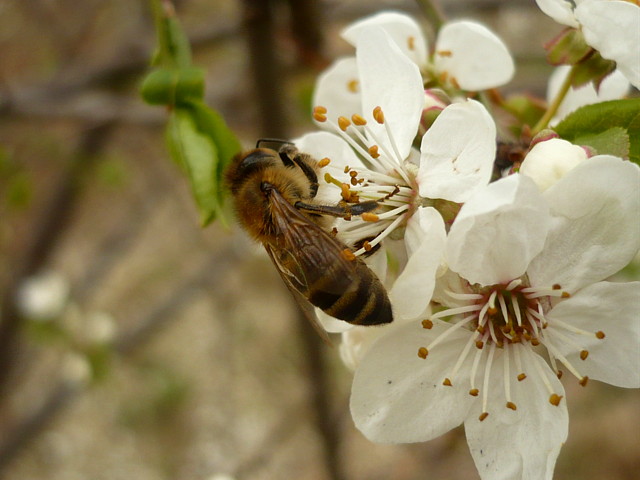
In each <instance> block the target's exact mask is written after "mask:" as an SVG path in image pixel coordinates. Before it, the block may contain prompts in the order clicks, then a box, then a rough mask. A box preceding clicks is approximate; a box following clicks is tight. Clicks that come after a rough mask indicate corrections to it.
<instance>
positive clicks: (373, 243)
mask: <svg viewBox="0 0 640 480" xmlns="http://www.w3.org/2000/svg"><path fill="white" fill-rule="evenodd" d="M402 220H403V217H398V218H396V219H395V220H394V221H393V222H391V224H389V226H388V227H387V228H385V229H384V230H383V231H382V232H381V233H379V234H378V236H377V237H376V238H374V239H373V240H371V242H369V243H370V244H371V246H372V247H375V246H376V245H377V244H378V243H380V242H381V241H382V240H383V239H384V238H385V237H387V236H388V235H389V234H390V233H391V232H392V231H393V230H394V229H395V228H396V227H397V226H398V225H399V224H400V222H401V221H402ZM364 252H365V250H364V248H360V249H358V250H356V251H355V252H354V254H355V255H362V254H363V253H364Z"/></svg>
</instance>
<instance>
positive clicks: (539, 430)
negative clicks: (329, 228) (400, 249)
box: [351, 155, 640, 479]
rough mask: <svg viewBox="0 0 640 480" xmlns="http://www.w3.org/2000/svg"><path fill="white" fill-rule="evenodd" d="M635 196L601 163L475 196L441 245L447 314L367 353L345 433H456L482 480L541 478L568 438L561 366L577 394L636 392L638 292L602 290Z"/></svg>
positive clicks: (617, 259)
mask: <svg viewBox="0 0 640 480" xmlns="http://www.w3.org/2000/svg"><path fill="white" fill-rule="evenodd" d="M639 188H640V169H639V168H638V167H637V166H635V165H634V164H632V163H630V162H625V161H622V160H621V159H618V158H616V157H611V156H605V155H602V156H596V157H593V158H590V159H587V160H584V161H583V162H581V163H580V164H579V165H577V166H576V167H575V168H574V169H572V170H571V171H570V172H568V173H567V174H566V175H565V176H564V177H563V178H562V179H561V180H559V181H558V182H557V183H556V184H555V185H553V186H552V187H550V188H549V189H548V190H546V191H545V192H544V193H543V194H541V193H540V192H539V190H538V189H537V187H536V186H535V185H534V184H533V182H531V180H530V179H528V178H527V177H525V176H523V175H519V174H515V175H511V176H509V177H506V178H504V179H501V180H499V181H497V182H495V183H492V184H490V185H489V186H487V187H486V188H485V189H483V190H480V191H478V192H476V193H475V194H474V195H473V196H472V198H470V199H469V200H468V201H467V203H466V204H465V205H464V206H463V208H462V209H461V210H460V213H459V215H458V217H457V218H456V221H455V222H454V224H453V225H452V228H451V230H450V233H449V237H448V240H447V248H446V257H447V261H448V264H449V267H450V269H451V270H452V272H450V273H449V274H448V275H447V279H448V280H451V277H454V276H456V275H455V274H454V273H453V272H455V273H457V274H458V275H459V278H458V280H452V281H450V282H448V284H447V287H446V288H444V289H441V293H442V296H445V297H447V298H448V301H447V304H448V305H447V306H449V307H451V308H450V309H449V310H445V311H442V312H438V313H436V314H434V315H432V317H431V319H430V320H424V321H422V322H421V323H422V324H421V323H420V322H418V321H411V322H406V323H403V324H401V325H399V326H398V327H396V328H395V329H392V330H389V333H388V334H387V335H385V336H383V337H382V338H380V339H378V340H377V341H376V342H375V343H373V345H372V346H371V347H370V348H369V349H368V351H367V352H366V353H365V355H364V358H363V359H362V360H361V362H360V364H359V366H358V368H357V370H356V373H355V377H354V383H353V389H352V396H351V412H352V416H353V418H354V421H355V423H356V425H357V427H358V428H359V429H360V430H361V431H362V432H363V433H364V434H365V435H366V436H367V437H368V438H369V439H371V440H374V441H379V442H385V443H404V442H419V441H425V440H429V439H432V438H434V437H436V436H438V435H441V434H442V433H444V432H446V431H448V430H450V429H451V428H454V427H455V426H457V425H459V424H461V423H464V425H465V431H466V435H467V441H468V443H469V447H470V450H471V453H472V455H473V458H474V460H475V463H476V467H477V468H478V471H479V472H480V475H481V477H482V478H483V479H513V478H523V479H533V478H536V479H537V478H545V479H550V478H551V477H552V475H553V469H554V465H555V461H556V457H557V455H558V452H559V451H560V448H561V446H562V444H563V442H564V441H565V439H566V437H567V431H568V413H567V408H566V402H565V401H564V400H563V397H564V389H563V387H562V384H561V383H560V382H559V380H558V375H559V371H560V366H561V365H562V368H565V369H566V370H567V371H569V372H570V373H571V374H573V375H574V376H576V377H577V378H578V379H579V381H580V383H581V384H582V385H585V384H586V383H587V380H588V378H592V379H596V380H601V381H605V382H608V383H611V384H613V385H617V386H621V387H638V386H640V371H639V370H638V368H637V365H638V360H639V358H638V351H639V350H638V347H639V345H640V322H638V319H637V315H638V310H637V308H638V304H637V299H638V296H639V295H640V282H632V283H622V284H620V283H609V282H606V281H604V280H605V279H606V278H608V277H609V276H610V275H612V274H614V273H616V272H617V271H618V270H619V269H620V268H622V267H623V266H625V265H626V264H627V263H628V262H629V261H630V260H631V259H632V258H633V256H634V255H635V254H636V252H637V251H638V249H639V248H640V232H639V231H638V230H639V227H638V222H637V219H638V215H639V214H640V196H638V190H639ZM465 280H466V281H465ZM455 285H458V288H456V287H455ZM449 289H452V290H449ZM449 316H453V317H454V320H452V322H451V323H447V322H443V321H442V320H441V318H444V317H449ZM543 348H544V350H546V354H547V356H548V357H549V359H550V360H549V363H547V361H545V359H544V357H543V356H541V355H540V353H542V350H541V349H543Z"/></svg>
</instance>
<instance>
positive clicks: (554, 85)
mask: <svg viewBox="0 0 640 480" xmlns="http://www.w3.org/2000/svg"><path fill="white" fill-rule="evenodd" d="M570 70H571V67H570V66H568V65H563V66H560V67H558V68H556V69H555V70H554V71H553V73H552V74H551V76H550V77H549V85H548V87H547V101H548V102H549V103H551V102H552V101H553V99H554V98H555V97H556V95H557V94H558V92H559V91H560V86H561V85H562V83H563V82H564V79H565V78H566V76H567V74H568V73H569V71H570ZM630 89H631V85H630V84H629V82H628V81H627V79H626V77H625V76H624V75H623V74H622V73H621V72H620V71H619V70H615V71H613V72H612V73H611V74H610V75H608V76H607V77H605V79H604V80H603V81H602V83H601V84H600V86H599V88H598V90H597V91H596V89H595V87H594V86H593V83H591V82H589V83H587V84H586V85H583V86H581V87H578V88H574V87H571V88H570V89H569V91H568V92H567V94H566V95H565V97H564V100H563V101H562V103H561V104H560V107H559V108H558V111H557V112H556V116H555V117H554V119H553V120H552V121H551V122H550V124H551V125H555V124H557V123H558V122H559V121H560V120H562V119H563V118H564V117H566V116H567V115H569V114H570V113H571V112H573V111H575V110H577V109H578V108H580V107H583V106H585V105H591V104H594V103H599V102H605V101H607V100H617V99H619V98H624V96H625V95H627V94H628V93H629V90H630Z"/></svg>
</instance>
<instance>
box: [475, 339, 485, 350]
mask: <svg viewBox="0 0 640 480" xmlns="http://www.w3.org/2000/svg"><path fill="white" fill-rule="evenodd" d="M482 347H484V342H483V341H482V340H478V341H477V342H476V348H477V349H478V350H482Z"/></svg>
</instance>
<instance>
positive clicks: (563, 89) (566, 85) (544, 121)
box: [531, 65, 576, 136]
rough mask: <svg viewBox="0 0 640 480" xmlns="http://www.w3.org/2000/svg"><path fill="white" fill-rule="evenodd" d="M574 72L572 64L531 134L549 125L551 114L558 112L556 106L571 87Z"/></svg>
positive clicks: (558, 105) (533, 134)
mask: <svg viewBox="0 0 640 480" xmlns="http://www.w3.org/2000/svg"><path fill="white" fill-rule="evenodd" d="M575 73H576V67H575V65H574V66H573V67H571V70H569V73H568V74H567V76H566V77H565V79H564V82H562V85H561V86H560V90H558V93H557V94H556V96H555V98H554V99H553V101H552V102H551V105H549V108H548V109H547V111H546V112H545V114H544V115H543V116H542V118H540V120H539V121H538V123H537V124H536V126H535V127H533V129H532V131H531V135H532V136H535V135H536V134H537V133H539V132H540V131H541V130H543V129H544V128H546V127H547V125H549V122H550V121H551V119H552V118H553V116H554V115H555V114H556V113H557V112H558V108H560V104H561V103H562V101H563V100H564V97H566V96H567V92H569V89H570V88H571V83H572V82H573V77H574V76H575Z"/></svg>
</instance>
